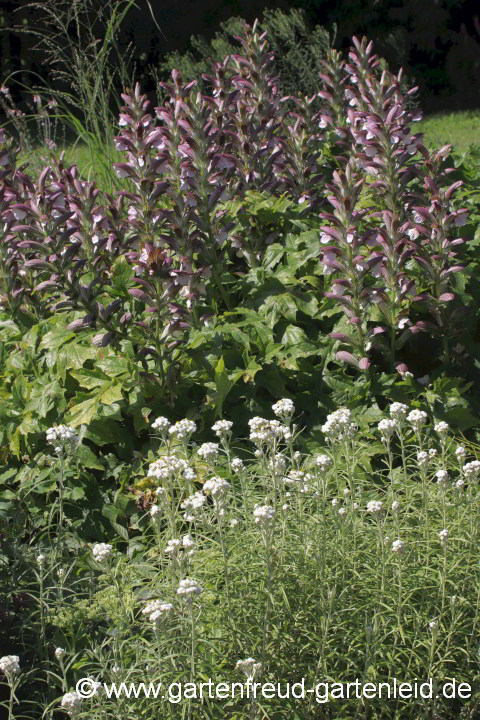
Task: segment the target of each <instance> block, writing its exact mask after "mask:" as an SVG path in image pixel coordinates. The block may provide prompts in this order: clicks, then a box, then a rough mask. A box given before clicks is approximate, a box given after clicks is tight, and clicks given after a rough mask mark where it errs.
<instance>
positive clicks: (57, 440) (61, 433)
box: [46, 425, 78, 455]
mask: <svg viewBox="0 0 480 720" xmlns="http://www.w3.org/2000/svg"><path fill="white" fill-rule="evenodd" d="M46 437H47V442H48V443H49V444H50V445H53V447H54V450H55V452H56V453H57V454H58V455H60V454H61V453H63V452H74V451H75V449H76V446H77V442H78V433H77V431H76V430H75V429H74V428H71V427H68V425H56V426H54V427H51V428H48V430H47V432H46Z"/></svg>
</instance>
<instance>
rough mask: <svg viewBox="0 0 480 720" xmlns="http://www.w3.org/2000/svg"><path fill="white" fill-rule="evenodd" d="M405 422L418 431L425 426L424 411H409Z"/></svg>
mask: <svg viewBox="0 0 480 720" xmlns="http://www.w3.org/2000/svg"><path fill="white" fill-rule="evenodd" d="M407 420H408V422H409V423H410V425H411V426H412V427H413V429H414V430H420V428H421V427H423V426H424V425H425V424H426V422H427V420H428V415H427V413H426V412H425V411H424V410H411V412H409V413H408V415H407Z"/></svg>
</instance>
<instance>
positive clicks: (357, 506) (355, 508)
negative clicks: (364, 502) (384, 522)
mask: <svg viewBox="0 0 480 720" xmlns="http://www.w3.org/2000/svg"><path fill="white" fill-rule="evenodd" d="M352 507H353V509H354V510H358V508H359V507H360V505H359V504H358V503H357V502H354V503H353V506H352Z"/></svg>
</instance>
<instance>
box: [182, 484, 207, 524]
mask: <svg viewBox="0 0 480 720" xmlns="http://www.w3.org/2000/svg"><path fill="white" fill-rule="evenodd" d="M206 500H207V498H206V497H205V495H204V494H203V493H202V492H200V490H197V492H195V493H194V494H193V495H189V496H188V497H187V498H186V499H185V500H184V501H183V502H182V504H181V505H180V507H181V508H182V510H185V513H184V515H183V519H184V520H186V521H187V522H193V521H194V520H197V519H198V515H199V511H200V510H201V508H202V507H203V505H204V504H205V502H206Z"/></svg>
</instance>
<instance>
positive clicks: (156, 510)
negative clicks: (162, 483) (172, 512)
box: [150, 488, 163, 520]
mask: <svg viewBox="0 0 480 720" xmlns="http://www.w3.org/2000/svg"><path fill="white" fill-rule="evenodd" d="M162 489H163V488H162ZM150 516H151V518H152V519H153V520H160V518H161V517H162V508H161V507H160V505H152V507H151V508H150Z"/></svg>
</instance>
